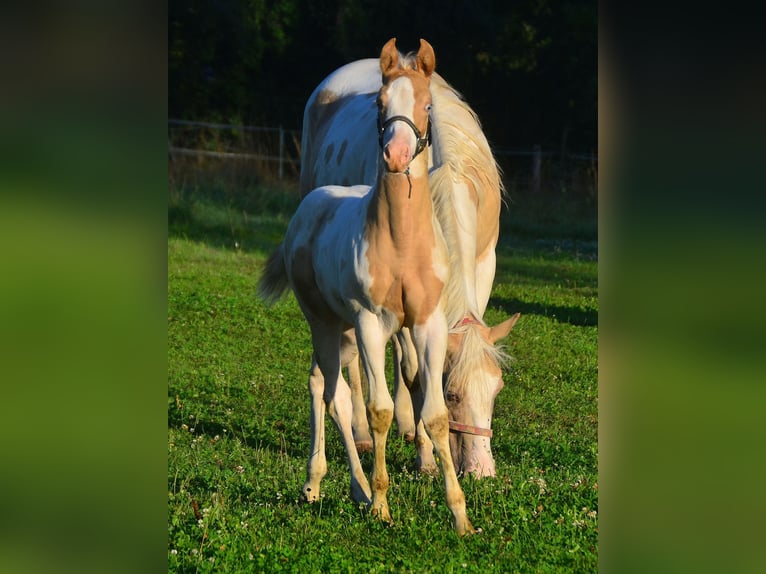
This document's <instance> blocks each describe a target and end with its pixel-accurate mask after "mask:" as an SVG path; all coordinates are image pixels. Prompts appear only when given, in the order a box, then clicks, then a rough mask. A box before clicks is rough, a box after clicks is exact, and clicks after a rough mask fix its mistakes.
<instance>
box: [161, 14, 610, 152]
mask: <svg viewBox="0 0 766 574" xmlns="http://www.w3.org/2000/svg"><path fill="white" fill-rule="evenodd" d="M168 11H169V12H168V15H169V24H168V25H169V30H168V42H169V46H168V48H169V60H168V81H169V86H168V94H169V101H168V110H169V115H170V116H171V117H176V118H184V119H196V120H208V121H222V122H227V123H244V124H254V125H282V126H284V127H286V128H300V126H301V122H302V118H303V107H304V105H305V102H306V100H307V98H308V96H309V95H310V93H311V91H312V90H313V89H314V87H316V85H317V84H318V83H319V82H320V81H321V80H322V79H323V78H324V77H325V76H326V75H327V74H329V73H330V72H332V71H333V70H335V69H336V68H338V67H340V66H341V65H343V64H345V63H348V62H350V61H353V60H356V59H359V58H369V57H377V56H378V55H379V53H380V49H381V47H382V46H383V44H384V43H385V42H386V41H387V40H388V39H389V38H391V37H396V38H397V46H398V47H399V49H400V50H401V51H404V52H406V51H410V50H416V49H417V48H418V45H419V38H424V39H426V40H428V42H430V43H431V44H432V45H433V47H434V50H435V52H436V62H437V71H438V72H439V73H440V74H441V75H442V76H444V78H445V79H446V80H447V81H449V82H450V83H451V84H452V85H453V86H454V87H455V88H456V89H458V90H459V91H460V92H461V93H462V94H463V96H464V97H465V98H466V100H467V101H468V102H469V103H470V104H471V106H472V107H473V108H474V109H475V110H476V112H477V113H478V114H479V118H480V119H481V122H482V125H483V126H484V129H485V132H486V133H487V136H488V138H489V140H490V142H491V143H492V144H493V145H495V146H497V147H516V146H529V145H530V144H533V143H536V144H542V145H543V147H546V148H554V149H568V150H572V151H577V152H591V151H595V149H596V137H597V136H596V134H597V3H596V2H595V1H592V0H591V1H576V0H569V1H567V0H562V1H553V0H517V1H509V0H418V1H417V2H402V1H399V0H396V1H395V0H389V1H387V2H380V1H371V0H207V1H205V0H170V2H169V6H168Z"/></svg>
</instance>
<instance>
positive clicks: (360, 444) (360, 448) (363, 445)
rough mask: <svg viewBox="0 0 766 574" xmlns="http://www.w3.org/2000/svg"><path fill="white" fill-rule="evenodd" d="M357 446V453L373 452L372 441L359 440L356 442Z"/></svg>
mask: <svg viewBox="0 0 766 574" xmlns="http://www.w3.org/2000/svg"><path fill="white" fill-rule="evenodd" d="M354 444H355V445H356V452H358V453H360V454H361V453H363V452H371V451H372V441H371V440H358V441H356V442H354Z"/></svg>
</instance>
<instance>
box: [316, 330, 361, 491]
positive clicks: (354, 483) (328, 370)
mask: <svg viewBox="0 0 766 574" xmlns="http://www.w3.org/2000/svg"><path fill="white" fill-rule="evenodd" d="M312 338H313V340H314V353H315V357H316V361H315V365H314V368H312V376H311V377H310V378H309V386H310V390H311V398H312V419H311V422H312V426H311V435H312V454H311V457H310V458H309V464H308V472H307V475H308V477H307V481H306V485H305V486H304V489H303V491H304V494H305V495H306V498H307V499H308V500H316V499H317V498H318V497H319V483H320V481H321V479H322V477H323V476H324V475H325V474H326V472H327V462H326V458H325V452H324V409H325V406H326V407H327V410H328V411H329V413H330V416H331V417H332V419H333V422H334V423H335V426H336V427H337V428H338V431H339V432H340V434H341V438H342V440H343V444H344V446H345V447H346V454H347V456H348V465H349V470H350V472H351V496H352V498H353V499H354V500H355V501H357V502H369V501H370V486H369V483H368V482H367V478H366V477H365V476H364V471H363V470H362V464H361V462H360V460H359V454H358V453H357V451H356V447H355V446H354V439H353V434H352V431H351V416H352V413H351V409H352V406H351V392H350V390H349V388H348V385H346V383H345V381H344V380H343V377H342V376H341V372H340V365H341V348H340V333H339V332H337V331H334V330H330V329H321V330H320V329H318V328H317V329H312ZM317 364H318V367H319V369H317V368H316V366H317ZM317 371H321V373H319V376H318V377H317V376H315V375H316V372H317ZM314 437H317V438H314Z"/></svg>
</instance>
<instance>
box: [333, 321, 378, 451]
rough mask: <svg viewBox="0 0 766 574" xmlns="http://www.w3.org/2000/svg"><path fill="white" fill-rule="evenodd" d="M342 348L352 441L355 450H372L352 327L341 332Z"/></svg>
mask: <svg viewBox="0 0 766 574" xmlns="http://www.w3.org/2000/svg"><path fill="white" fill-rule="evenodd" d="M343 348H344V349H345V350H344V352H343V353H342V355H343V356H342V359H341V363H342V364H343V365H345V366H347V367H348V384H349V386H350V387H351V403H352V405H353V416H352V419H351V428H352V430H353V433H354V443H355V444H356V450H357V452H360V453H362V452H369V451H371V450H372V436H371V435H370V425H369V424H368V423H367V409H366V407H365V402H364V391H363V389H362V375H361V369H360V368H359V367H360V365H359V361H360V359H359V353H358V351H357V348H356V336H355V335H354V330H353V329H349V330H347V331H346V332H345V333H343Z"/></svg>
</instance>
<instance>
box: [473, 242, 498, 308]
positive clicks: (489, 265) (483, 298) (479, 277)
mask: <svg viewBox="0 0 766 574" xmlns="http://www.w3.org/2000/svg"><path fill="white" fill-rule="evenodd" d="M496 263H497V256H496V254H495V246H494V245H492V246H490V247H489V248H488V249H487V250H486V251H485V252H484V254H482V255H481V257H480V258H479V259H478V260H477V261H476V299H477V302H478V304H479V312H480V313H481V314H482V316H483V315H484V311H485V310H486V309H487V304H488V303H489V297H490V295H491V293H492V283H493V282H494V280H495V266H496ZM477 319H481V317H477Z"/></svg>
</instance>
